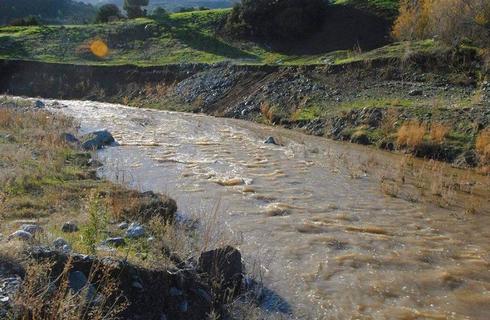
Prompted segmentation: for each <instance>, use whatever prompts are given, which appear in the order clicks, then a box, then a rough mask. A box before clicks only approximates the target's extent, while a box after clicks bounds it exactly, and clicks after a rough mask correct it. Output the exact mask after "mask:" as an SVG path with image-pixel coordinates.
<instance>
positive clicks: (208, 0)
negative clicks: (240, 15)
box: [82, 0, 237, 11]
mask: <svg viewBox="0 0 490 320" xmlns="http://www.w3.org/2000/svg"><path fill="white" fill-rule="evenodd" d="M82 2H85V3H89V4H92V5H97V6H98V5H102V4H104V3H114V4H117V5H118V6H119V7H121V8H122V6H123V3H124V0H83V1H82ZM235 2H237V0H151V1H150V4H149V6H148V9H149V10H150V11H151V10H152V9H154V8H157V7H162V8H165V9H166V10H169V11H177V10H179V9H180V8H189V7H192V8H195V7H206V8H210V9H220V8H229V7H231V6H233V4H234V3H235Z"/></svg>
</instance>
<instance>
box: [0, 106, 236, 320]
mask: <svg viewBox="0 0 490 320" xmlns="http://www.w3.org/2000/svg"><path fill="white" fill-rule="evenodd" d="M107 136H110V133H107V132H105V133H103V134H90V135H84V136H79V135H78V134H77V128H76V123H75V122H74V121H73V120H72V119H71V118H69V117H65V116H62V115H60V114H53V113H50V112H47V111H46V110H45V109H44V104H43V103H42V102H40V101H38V102H36V103H33V102H32V101H27V100H15V101H13V100H2V101H1V105H0V148H1V152H0V166H1V168H2V175H1V176H0V191H1V192H0V199H1V201H0V209H1V211H0V213H1V214H0V221H1V224H0V226H1V227H0V248H1V250H0V297H1V298H2V299H1V300H0V317H4V316H12V317H13V318H22V319H30V318H37V317H43V318H44V317H55V318H56V319H102V318H104V319H105V318H118V319H134V318H136V317H142V318H144V319H162V317H164V318H167V319H203V315H206V316H210V317H212V316H213V315H214V316H220V315H221V316H222V315H224V314H228V313H229V312H230V308H228V307H227V304H228V303H229V302H230V301H231V300H232V299H235V297H236V296H237V295H239V294H241V292H242V291H241V288H242V276H243V270H242V262H241V254H240V252H239V251H237V250H236V249H234V248H232V247H222V249H217V250H214V251H213V250H211V251H209V250H210V249H214V248H212V247H211V248H210V247H207V246H208V245H209V246H213V244H211V243H208V244H206V245H205V244H204V242H203V238H205V237H206V236H205V235H202V234H200V231H199V229H197V228H195V227H193V225H194V224H196V223H197V222H195V221H192V223H190V222H189V223H187V222H185V221H184V222H178V221H176V203H175V201H174V200H172V199H170V198H169V197H167V196H165V195H163V194H155V193H152V192H146V193H140V192H137V191H132V190H129V189H126V188H125V187H124V186H121V185H117V184H114V183H111V182H108V181H106V180H100V179H98V178H97V177H96V174H95V173H96V169H97V168H98V167H99V166H100V165H101V163H100V162H98V161H97V160H96V159H95V158H94V153H92V152H89V151H87V150H86V149H92V147H94V148H95V149H97V148H98V147H103V144H107V145H110V144H111V143H113V140H112V139H109V138H107ZM101 137H104V138H103V139H102V138H101ZM84 149H85V150H84ZM208 241H209V239H208ZM85 254H88V255H89V256H87V255H85ZM53 286H55V287H56V288H57V290H48V289H49V288H52V287H53ZM44 290H47V291H46V292H47V293H46V294H44V295H39V292H41V291H44ZM244 314H245V313H244ZM238 318H239V317H238Z"/></svg>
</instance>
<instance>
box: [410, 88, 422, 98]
mask: <svg viewBox="0 0 490 320" xmlns="http://www.w3.org/2000/svg"><path fill="white" fill-rule="evenodd" d="M423 94H424V92H423V91H422V90H420V89H413V90H410V92H408V95H409V96H412V97H414V96H421V95H423Z"/></svg>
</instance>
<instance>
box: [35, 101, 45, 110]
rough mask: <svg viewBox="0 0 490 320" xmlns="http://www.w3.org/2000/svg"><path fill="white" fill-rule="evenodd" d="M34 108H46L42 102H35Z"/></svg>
mask: <svg viewBox="0 0 490 320" xmlns="http://www.w3.org/2000/svg"><path fill="white" fill-rule="evenodd" d="M34 107H36V108H44V107H45V104H44V102H42V101H41V100H36V102H34Z"/></svg>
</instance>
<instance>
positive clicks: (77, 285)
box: [68, 271, 97, 302]
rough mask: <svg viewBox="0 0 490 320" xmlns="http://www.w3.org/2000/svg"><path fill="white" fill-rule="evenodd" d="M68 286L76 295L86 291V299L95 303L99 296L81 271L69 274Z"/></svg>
mask: <svg viewBox="0 0 490 320" xmlns="http://www.w3.org/2000/svg"><path fill="white" fill-rule="evenodd" d="M68 286H69V287H70V289H71V290H72V291H73V292H74V293H75V294H80V293H82V292H84V291H86V299H87V301H89V302H93V301H94V300H95V298H96V296H97V291H96V290H95V287H94V286H93V285H92V284H90V283H89V282H88V279H87V277H86V276H85V274H83V272H81V271H72V272H70V273H69V274H68Z"/></svg>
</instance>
